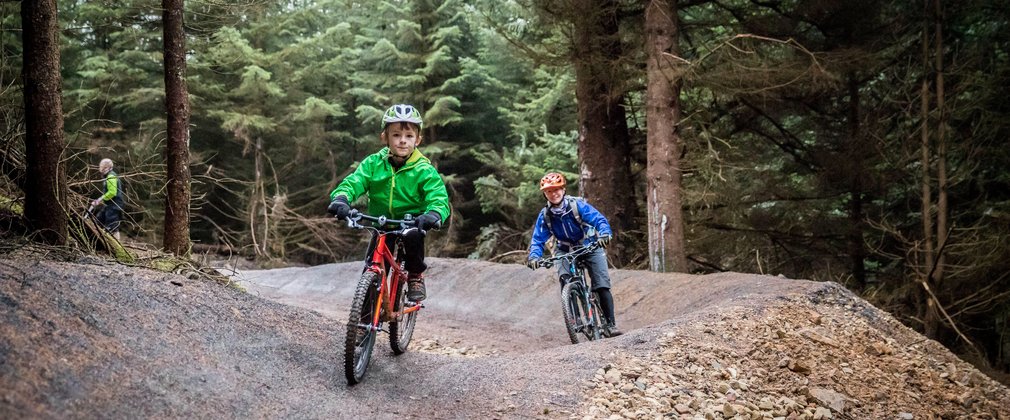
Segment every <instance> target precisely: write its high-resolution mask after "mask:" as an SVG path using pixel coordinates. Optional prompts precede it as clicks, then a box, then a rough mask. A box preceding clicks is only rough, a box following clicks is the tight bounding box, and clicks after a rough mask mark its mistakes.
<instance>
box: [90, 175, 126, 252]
mask: <svg viewBox="0 0 1010 420" xmlns="http://www.w3.org/2000/svg"><path fill="white" fill-rule="evenodd" d="M112 166H113V165H112V159H102V161H101V162H99V163H98V172H99V173H101V174H102V176H103V177H105V182H103V183H102V196H101V197H98V198H96V199H94V200H92V201H91V206H92V207H94V208H96V209H98V213H97V214H96V215H95V217H96V218H97V219H98V223H100V224H101V225H102V227H103V228H105V230H106V231H108V232H109V233H110V234H112V236H114V237H115V238H116V240H117V241H118V240H119V224H120V222H121V221H122V220H123V189H122V184H121V183H120V182H119V175H117V174H116V171H114V170H112Z"/></svg>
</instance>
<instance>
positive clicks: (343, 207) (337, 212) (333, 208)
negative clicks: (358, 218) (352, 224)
mask: <svg viewBox="0 0 1010 420" xmlns="http://www.w3.org/2000/svg"><path fill="white" fill-rule="evenodd" d="M326 211H327V212H329V213H330V214H332V215H334V216H336V217H337V218H338V219H340V220H344V219H346V218H347V215H348V214H351V205H350V204H347V197H344V196H342V195H338V196H337V198H334V199H333V201H331V202H330V205H329V207H326Z"/></svg>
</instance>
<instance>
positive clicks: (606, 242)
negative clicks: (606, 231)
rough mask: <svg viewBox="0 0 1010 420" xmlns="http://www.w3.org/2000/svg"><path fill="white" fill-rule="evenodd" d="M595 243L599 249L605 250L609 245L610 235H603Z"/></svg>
mask: <svg viewBox="0 0 1010 420" xmlns="http://www.w3.org/2000/svg"><path fill="white" fill-rule="evenodd" d="M596 243H597V244H598V245H600V248H604V249H606V248H607V245H610V235H603V236H600V237H599V238H597V239H596Z"/></svg>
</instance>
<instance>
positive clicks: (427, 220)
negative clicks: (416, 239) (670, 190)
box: [417, 210, 442, 230]
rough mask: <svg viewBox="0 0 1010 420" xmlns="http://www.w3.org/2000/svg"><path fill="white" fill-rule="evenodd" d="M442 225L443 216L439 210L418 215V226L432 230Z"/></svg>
mask: <svg viewBox="0 0 1010 420" xmlns="http://www.w3.org/2000/svg"><path fill="white" fill-rule="evenodd" d="M441 225H442V216H440V215H439V214H438V212H436V211H434V210H432V211H429V212H427V213H425V214H422V215H420V216H417V227H419V228H421V230H430V229H433V228H437V227H439V226H441Z"/></svg>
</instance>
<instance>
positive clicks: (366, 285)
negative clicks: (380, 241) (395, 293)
mask: <svg viewBox="0 0 1010 420" xmlns="http://www.w3.org/2000/svg"><path fill="white" fill-rule="evenodd" d="M379 281H381V277H379V275H378V274H377V273H375V272H373V271H365V272H364V273H362V274H361V279H360V280H358V288H357V289H356V290H355V292H354V301H353V303H351V315H350V317H349V319H348V320H347V339H346V340H345V342H344V376H346V377H347V384H348V385H354V384H357V383H359V382H361V380H362V378H364V377H365V371H366V370H367V369H368V362H369V359H371V357H372V347H374V346H375V336H376V335H377V334H378V330H377V329H376V328H373V327H378V326H373V325H372V320H373V316H374V314H375V305H376V304H377V303H378V300H379Z"/></svg>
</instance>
